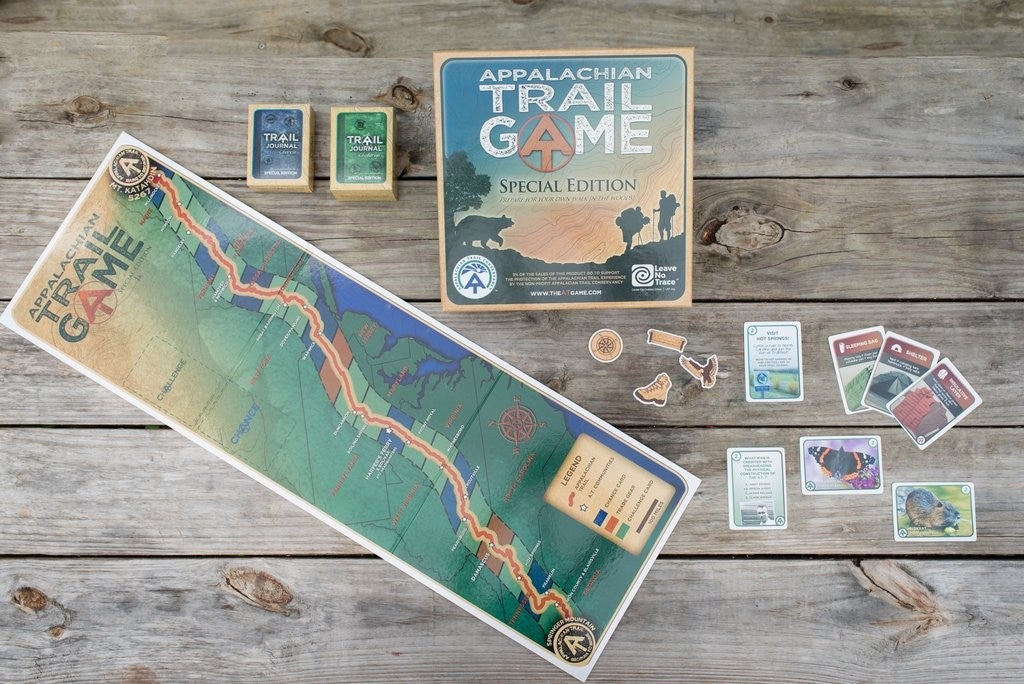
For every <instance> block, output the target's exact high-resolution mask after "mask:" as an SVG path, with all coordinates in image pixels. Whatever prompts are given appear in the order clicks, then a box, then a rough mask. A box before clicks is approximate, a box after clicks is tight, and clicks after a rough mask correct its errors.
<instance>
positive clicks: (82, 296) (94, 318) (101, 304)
mask: <svg viewBox="0 0 1024 684" xmlns="http://www.w3.org/2000/svg"><path fill="white" fill-rule="evenodd" d="M97 285H99V283H87V284H85V285H83V286H82V289H81V290H79V291H78V294H77V298H78V299H77V301H78V303H79V304H81V306H82V312H83V313H84V314H85V320H87V321H89V323H90V324H94V323H102V322H103V321H106V320H107V319H109V318H110V317H111V316H113V315H114V309H115V308H116V307H117V297H116V296H115V297H114V306H110V305H109V304H107V298H108V297H110V296H112V295H114V291H113V290H112V289H110V288H109V287H97Z"/></svg>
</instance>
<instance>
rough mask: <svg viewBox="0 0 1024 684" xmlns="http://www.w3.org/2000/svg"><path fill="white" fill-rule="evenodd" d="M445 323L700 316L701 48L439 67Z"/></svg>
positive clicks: (493, 58)
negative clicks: (696, 59)
mask: <svg viewBox="0 0 1024 684" xmlns="http://www.w3.org/2000/svg"><path fill="white" fill-rule="evenodd" d="M434 92H435V119H436V122H437V168H438V207H439V211H438V215H439V216H438V219H439V224H440V225H439V237H440V252H441V303H442V307H443V308H444V309H445V310H500V309H517V310H521V309H557V308H570V307H572V308H576V307H669V306H689V305H690V304H691V302H692V291H691V282H692V270H693V269H692V244H691V242H692V240H691V235H690V234H691V232H692V231H691V225H692V220H693V219H692V215H693V182H692V179H693V49H692V48H671V49H636V50H592V51H572V52H568V51H543V52H504V53H495V52H438V53H435V54H434Z"/></svg>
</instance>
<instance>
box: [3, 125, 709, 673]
mask: <svg viewBox="0 0 1024 684" xmlns="http://www.w3.org/2000/svg"><path fill="white" fill-rule="evenodd" d="M0 320H2V322H3V323H4V324H5V325H7V326H8V327H10V328H12V329H13V330H15V331H17V332H18V333H20V334H21V335H23V336H24V337H26V338H28V339H29V340H31V341H33V342H35V343H36V344H37V345H39V346H41V347H42V348H43V349H46V350H47V351H49V352H50V353H52V354H54V355H55V356H57V357H58V358H60V359H62V360H64V361H65V362H67V363H68V364H69V365H71V366H73V367H74V368H76V369H77V370H79V371H80V372H82V373H84V374H86V375H88V376H89V377H91V378H93V379H95V380H96V381H98V382H100V383H101V384H103V385H104V386H105V387H107V388H109V389H110V390H112V391H113V392H115V393H117V394H118V395H120V396H121V397H123V398H125V399H127V400H128V401H130V402H132V403H133V404H134V405H135V406H138V407H139V408H141V409H142V410H144V411H147V412H149V413H150V414H151V415H153V416H155V417H156V418H158V419H159V420H161V421H163V422H165V423H167V424H168V425H170V426H171V427H173V428H175V429H176V430H178V431H179V432H181V433H182V434H184V435H186V436H187V437H189V438H190V439H192V440H193V441H195V442H197V443H198V444H200V445H202V446H203V447H205V448H206V449H208V450H209V451H211V452H212V453H214V454H216V455H217V456H219V457H221V458H222V459H224V460H225V461H227V462H228V463H230V464H232V465H234V466H235V467H237V468H238V469H239V470H241V471H242V472H244V473H246V474H247V475H249V476H250V477H252V478H254V479H255V480H257V481H259V482H261V483H262V484H264V485H266V486H267V487H269V488H270V489H271V490H273V491H274V492H276V493H277V494H279V495H281V496H283V497H285V498H286V499H288V500H289V501H291V502H292V503H294V504H296V505H297V506H299V507H301V508H302V509H303V510H305V511H306V512H307V513H309V514H311V515H313V516H316V517H317V518H318V519H320V520H321V521H323V522H325V523H327V524H328V525H331V526H332V527H334V528H335V529H337V530H339V531H341V532H343V533H345V534H347V535H349V536H350V537H352V538H353V539H355V540H356V541H357V542H359V543H361V544H363V545H364V546H366V547H367V548H369V549H370V550H372V551H374V552H375V553H377V554H379V555H380V556H381V557H382V558H384V559H385V560H387V561H388V562H390V563H392V564H394V565H395V566H397V567H398V568H400V569H401V570H403V571H405V572H407V573H408V574H409V575H411V576H412V577H414V578H416V579H417V580H419V581H420V582H422V583H423V584H425V585H426V586H428V587H430V588H431V589H433V590H434V591H436V592H438V593H439V594H441V595H442V596H444V597H446V598H448V599H450V600H451V601H453V602H454V603H455V604H457V605H459V606H461V607H463V608H465V609H466V610H468V611H469V612H471V613H472V614H473V615H475V616H477V617H479V618H480V619H481V620H483V621H484V622H486V623H487V624H489V625H492V626H494V627H496V628H497V629H499V630H501V631H502V632H503V633H504V634H506V635H508V636H509V637H510V638H511V639H514V640H515V641H517V642H518V643H520V644H523V645H524V646H526V647H527V648H529V649H531V650H532V651H533V652H535V653H537V654H540V655H541V656H542V657H543V658H545V659H546V660H548V661H549V662H551V663H554V664H555V665H557V666H559V667H561V668H562V669H564V670H565V671H567V672H569V673H570V674H572V675H573V676H575V677H577V678H579V679H584V678H586V675H587V673H588V672H589V671H590V668H592V667H593V665H594V663H595V662H596V661H597V658H598V656H599V655H600V653H601V651H602V650H603V649H604V647H605V645H606V644H607V643H608V638H609V636H610V635H611V633H612V631H613V630H614V628H615V625H616V624H617V623H618V621H619V619H620V618H621V616H622V613H623V611H624V610H625V609H626V606H627V605H628V604H629V602H630V600H631V599H632V597H633V595H634V594H635V593H636V591H637V589H638V588H639V586H640V582H641V580H642V579H643V577H644V575H645V574H646V573H647V571H648V570H649V569H650V567H651V564H652V563H653V562H654V559H655V557H656V556H657V554H658V550H659V549H660V548H661V547H662V545H663V544H664V543H665V540H666V539H667V537H668V534H669V533H670V532H671V530H672V527H673V525H675V523H676V521H677V520H678V519H679V516H680V515H681V514H682V512H683V509H684V508H685V507H686V504H687V502H689V501H690V499H691V498H692V497H693V492H694V489H695V488H696V486H697V484H698V482H699V481H698V480H697V478H695V477H693V476H692V475H690V474H689V473H687V472H686V471H684V470H683V469H682V468H680V467H678V466H676V465H675V464H674V463H672V462H671V461H668V460H666V459H664V458H662V457H661V456H658V455H657V454H655V453H654V452H652V451H650V450H649V449H646V448H645V447H643V446H642V445H640V444H639V443H637V442H635V441H633V440H632V439H630V438H629V437H627V436H626V435H624V434H622V433H621V432H618V431H617V430H615V429H614V428H613V427H611V426H610V425H608V424H607V423H604V422H602V421H601V420H599V419H598V418H596V417H594V416H592V415H590V414H588V413H587V412H586V411H584V410H583V409H581V408H579V407H578V406H575V405H573V404H571V403H570V402H569V401H568V400H566V399H565V398H563V397H561V396H559V395H557V394H555V393H554V392H553V391H551V390H550V389H548V388H547V387H545V386H543V385H541V384H539V383H537V382H536V381H534V380H531V379H530V378H528V377H526V376H525V375H523V374H522V373H521V372H520V371H517V370H516V369H514V368H513V367H511V366H509V365H508V364H506V363H503V362H502V361H500V360H499V359H497V358H495V357H494V356H492V355H490V354H488V353H487V352H485V351H484V350H482V349H480V348H479V347H476V346H475V345H473V344H472V343H471V342H469V341H468V340H466V339H465V338H462V337H460V336H458V335H457V334H455V333H454V332H452V331H451V330H449V329H447V328H445V327H444V326H442V325H441V324H440V323H438V322H436V321H434V320H433V319H431V318H429V317H428V316H426V315H424V314H423V313H421V312H419V311H417V310H416V309H414V308H413V307H411V306H410V305H408V304H407V303H405V302H403V301H401V300H400V299H398V298H397V297H395V296H394V295H391V294H389V293H388V292H386V291H384V290H382V289H381V288H379V287H377V286H376V285H374V284H373V283H371V282H369V281H368V280H366V279H365V278H363V277H362V276H360V275H359V274H357V273H355V272H353V271H351V270H350V269H348V268H346V267H345V266H344V265H342V264H340V263H338V262H337V261H335V260H333V259H332V258H331V257H329V256H328V255H326V254H324V253H323V252H320V251H318V250H317V249H316V248H315V247H313V246H311V245H309V244H308V243H306V242H303V241H302V240H300V239H299V238H298V237H296V236H295V235H293V234H292V233H289V232H288V231H286V230H285V229H284V228H282V227H281V226H279V225H277V224H275V223H273V222H272V221H270V219H268V218H266V217H264V216H262V215H260V214H258V213H256V212H255V211H253V210H252V209H250V208H248V207H246V206H245V205H243V204H241V203H240V202H238V201H237V200H235V199H234V198H232V197H230V196H228V195H226V194H224V193H223V192H221V191H220V190H218V189H217V188H215V187H213V186H212V185H210V184H209V183H207V182H206V181H204V180H203V179H201V178H199V177H198V176H196V175H195V174H193V173H191V172H189V171H188V170H187V169H185V168H184V167H182V166H179V165H178V164H176V163H174V162H173V161H171V160H170V159H168V158H167V157H165V156H163V155H161V154H160V153H158V152H156V151H155V150H153V149H151V148H149V147H147V146H145V145H144V144H142V143H141V142H139V141H138V140H135V139H134V138H132V137H130V136H128V135H122V136H121V138H120V139H119V140H118V142H117V144H116V145H115V147H114V148H113V149H112V150H111V151H110V153H109V154H108V155H107V157H106V160H105V161H104V162H103V164H102V166H101V167H100V169H99V170H98V171H97V172H96V175H94V176H93V178H92V181H90V183H89V185H88V187H86V189H85V191H84V193H83V194H82V196H81V197H80V198H79V200H78V202H77V203H76V204H75V206H74V208H73V209H72V211H71V213H70V214H69V215H68V217H67V219H65V221H64V223H63V225H62V226H61V228H60V230H59V231H58V232H57V234H56V235H55V236H54V238H53V240H52V241H51V242H50V244H49V246H48V247H47V248H46V250H45V252H44V253H43V255H42V257H40V260H39V261H38V262H37V264H36V266H35V267H34V268H33V269H32V272H31V274H30V275H29V277H28V279H27V280H26V281H25V283H24V284H23V285H22V287H21V288H20V289H19V290H18V293H17V294H16V295H15V297H14V298H13V299H12V300H11V302H10V304H9V305H8V306H7V307H6V309H5V310H4V312H3V316H2V319H0ZM97 476H98V477H102V474H99V473H98V474H97ZM169 496H178V497H180V498H181V501H182V505H187V502H188V500H189V496H190V493H189V492H188V491H184V490H183V491H180V492H174V493H171V494H169ZM338 581H339V582H345V581H347V580H346V578H344V577H339V578H338ZM365 610H368V611H369V610H372V608H366V609H365ZM380 610H392V611H394V610H401V606H391V605H388V604H387V603H386V602H384V603H382V604H381V606H380ZM366 617H367V619H368V620H371V621H372V619H373V616H372V615H368V616H366ZM444 629H445V630H449V628H447V627H446V628H444ZM473 637H474V634H464V635H461V636H460V637H458V638H462V639H465V640H466V641H467V643H471V642H472V640H473Z"/></svg>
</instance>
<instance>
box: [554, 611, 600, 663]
mask: <svg viewBox="0 0 1024 684" xmlns="http://www.w3.org/2000/svg"><path fill="white" fill-rule="evenodd" d="M595 629H596V628H595V627H594V623H593V622H591V621H590V620H587V619H586V618H582V617H570V618H566V619H564V620H559V621H558V622H557V623H556V624H555V626H554V627H552V628H551V631H550V632H548V648H550V649H551V650H552V651H554V653H555V655H557V656H558V657H559V658H561V659H562V660H564V661H565V662H567V663H572V664H573V665H580V664H582V663H585V662H587V661H588V660H590V656H592V655H593V654H594V647H595V646H596V645H597V639H596V637H595V636H594V632H595Z"/></svg>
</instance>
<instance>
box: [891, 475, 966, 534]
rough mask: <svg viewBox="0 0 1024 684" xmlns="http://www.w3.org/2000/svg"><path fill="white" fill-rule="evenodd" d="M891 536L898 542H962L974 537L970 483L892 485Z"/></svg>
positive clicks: (896, 483)
mask: <svg viewBox="0 0 1024 684" xmlns="http://www.w3.org/2000/svg"><path fill="white" fill-rule="evenodd" d="M892 533H893V538H894V539H895V540H896V541H898V542H902V541H918V542H957V541H960V542H966V541H975V540H976V539H977V538H978V528H977V523H976V519H975V515H974V485H973V484H972V483H970V482H894V483H893V485H892Z"/></svg>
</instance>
